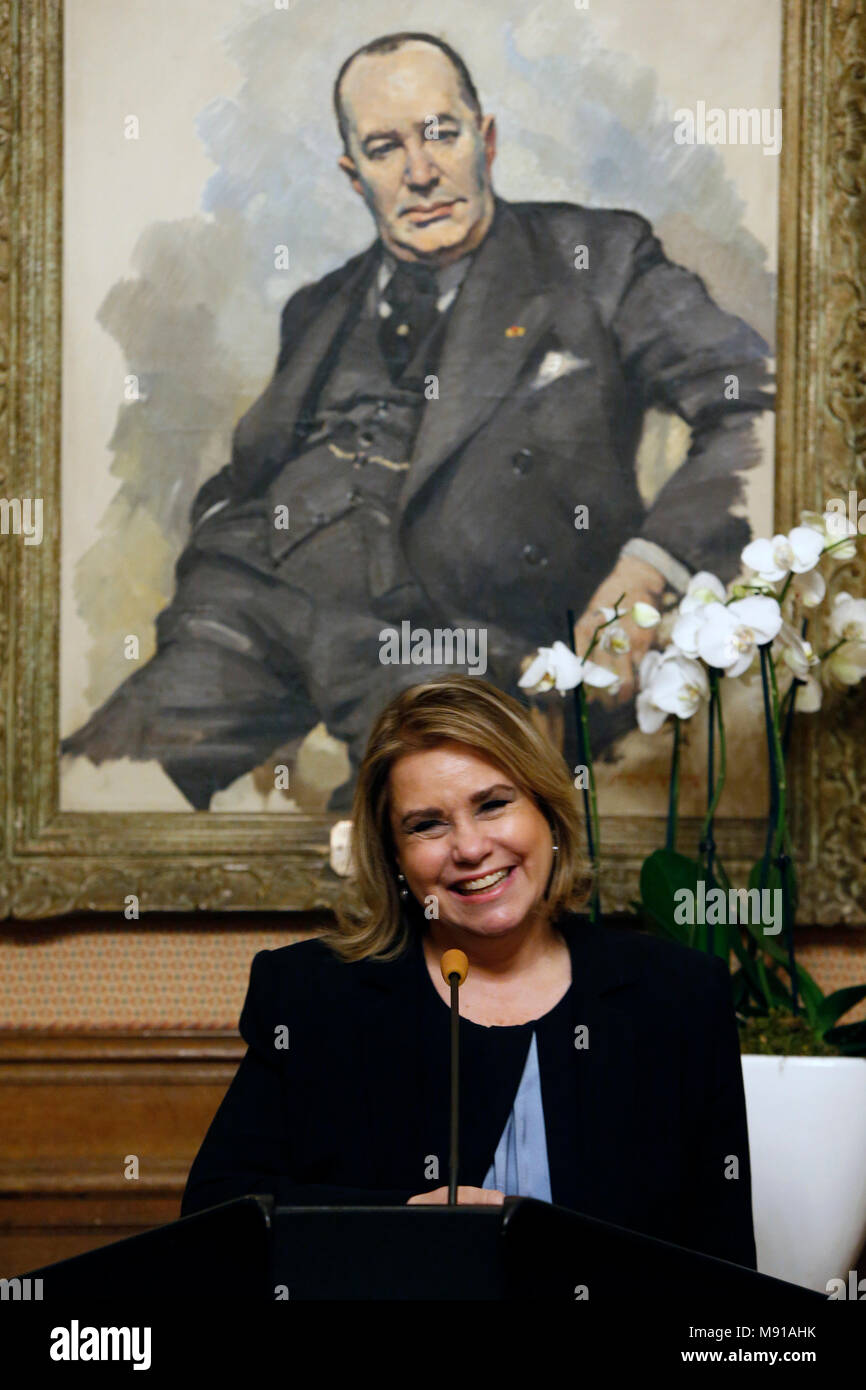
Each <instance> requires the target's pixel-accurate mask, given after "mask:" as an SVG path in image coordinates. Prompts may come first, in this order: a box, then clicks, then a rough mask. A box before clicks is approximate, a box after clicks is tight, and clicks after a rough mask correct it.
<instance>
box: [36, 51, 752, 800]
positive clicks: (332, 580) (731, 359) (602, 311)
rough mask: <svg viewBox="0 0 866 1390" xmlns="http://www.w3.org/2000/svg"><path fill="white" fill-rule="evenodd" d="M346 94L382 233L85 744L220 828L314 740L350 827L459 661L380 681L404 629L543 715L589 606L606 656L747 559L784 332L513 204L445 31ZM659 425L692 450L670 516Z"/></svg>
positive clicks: (598, 211) (200, 535)
mask: <svg viewBox="0 0 866 1390" xmlns="http://www.w3.org/2000/svg"><path fill="white" fill-rule="evenodd" d="M334 103H335V111H336V118H337V121H338V124H339V129H340V133H341V136H342V140H343V154H342V156H341V157H340V160H339V164H340V168H341V170H342V174H343V176H345V177H346V178H348V180H349V182H350V183H351V187H352V189H353V190H354V191H355V193H356V194H357V195H358V197H359V198H361V199H363V201H364V203H365V205H366V207H367V209H368V210H369V213H370V216H371V218H372V220H373V223H374V226H375V233H376V235H375V240H374V241H373V243H372V244H371V245H370V246H369V248H368V249H367V250H366V251H364V252H362V253H361V254H360V255H356V256H353V257H352V258H351V259H350V260H348V261H347V262H346V263H345V264H344V265H342V266H340V268H339V269H337V270H334V271H333V272H331V273H330V274H327V275H325V276H324V277H323V278H322V279H320V280H318V281H317V282H315V283H312V284H307V285H305V286H303V287H302V288H301V289H300V290H298V292H297V293H295V294H294V295H293V296H292V297H291V298H290V299H289V301H288V303H287V304H286V305H285V308H284V309H283V311H282V318H281V330H280V348H279V355H278V358H277V362H276V368H275V370H274V373H273V376H272V378H271V380H270V382H269V383H268V385H267V387H266V389H265V390H264V391H263V393H262V394H261V396H260V397H259V399H258V400H257V401H255V403H254V404H253V405H252V407H251V408H250V409H249V410H248V411H247V413H246V414H245V415H243V417H242V418H241V419H240V421H239V423H238V424H237V426H236V429H235V432H234V438H233V445H232V453H231V459H230V462H228V463H227V464H226V465H225V466H224V467H223V468H222V469H221V470H220V471H219V472H218V473H217V474H216V475H215V476H213V477H211V478H210V479H208V481H207V482H206V483H205V484H204V485H203V486H202V487H201V488H200V490H199V492H198V494H197V496H196V498H195V501H194V503H193V507H192V513H191V527H192V530H191V534H190V536H189V539H188V542H187V544H186V547H185V549H184V550H183V553H182V554H181V556H180V558H179V560H178V563H177V568H176V588H175V593H174V597H173V598H172V600H171V602H170V603H169V605H168V606H167V607H166V608H165V609H164V610H163V611H162V612H161V613H160V614H159V616H158V618H157V624H156V632H157V649H156V652H155V654H154V655H153V657H152V658H151V659H150V660H149V661H147V662H146V663H145V664H143V665H142V666H141V667H140V669H138V670H136V671H135V672H134V673H133V674H132V675H131V676H129V678H128V679H127V680H125V681H124V682H123V684H122V685H121V686H120V687H119V689H117V690H116V691H115V693H114V694H112V695H111V696H110V698H109V699H108V700H106V701H105V702H104V703H103V704H102V706H101V707H100V708H98V709H97V710H96V711H95V713H94V714H93V715H92V716H91V717H90V719H89V720H88V721H87V723H86V724H84V725H83V727H81V728H80V729H78V730H77V731H76V732H75V733H73V734H72V735H71V736H70V737H68V738H66V739H65V740H64V742H63V744H62V749H63V752H64V753H69V754H76V755H84V756H86V757H88V758H89V759H90V760H91V761H92V762H94V763H101V762H104V761H106V760H111V759H117V758H133V759H141V760H149V759H156V760H157V761H158V762H159V763H160V764H161V765H162V767H163V768H164V769H165V771H166V772H167V773H168V775H169V776H170V777H171V779H172V780H173V781H174V783H175V784H176V785H177V787H179V788H180V790H181V791H182V792H183V794H184V795H185V797H186V798H187V800H188V801H189V803H190V804H191V806H193V807H194V808H197V809H207V808H208V806H209V804H210V800H211V797H212V796H213V795H214V793H215V792H217V791H219V790H221V789H223V788H225V787H227V786H228V785H229V784H230V783H231V782H233V781H234V780H235V779H237V778H238V777H240V776H242V775H243V774H244V773H246V772H249V771H250V770H251V769H253V768H256V767H257V766H259V765H260V764H261V763H262V762H263V761H264V760H266V759H267V758H268V757H269V756H270V755H271V754H272V753H273V751H274V750H275V749H276V748H284V747H287V746H290V745H292V744H293V743H294V744H297V743H298V742H300V741H301V740H302V739H303V738H304V737H305V735H306V734H307V733H308V732H309V730H310V729H312V728H313V727H314V726H315V725H316V724H318V723H320V722H324V724H325V725H326V727H327V730H328V732H329V733H330V734H332V735H333V736H334V737H335V738H337V739H340V740H343V741H344V742H345V744H346V746H347V749H348V755H349V762H350V766H351V769H352V776H351V777H350V779H349V780H348V781H347V782H345V783H344V784H343V785H342V786H340V787H338V788H337V789H336V791H335V792H334V793H333V794H332V797H331V801H330V809H333V810H342V809H346V808H347V807H348V806H350V804H351V795H352V790H353V785H354V771H355V768H356V767H357V764H358V761H359V759H360V757H361V754H362V751H363V748H364V744H365V741H366V738H367V734H368V732H369V729H370V727H371V726H372V723H373V721H374V719H375V717H376V714H377V713H378V711H379V710H380V709H381V707H382V706H383V705H384V704H385V703H386V701H387V700H388V699H390V698H391V696H392V695H393V694H394V693H395V692H396V691H397V689H399V688H400V687H401V686H407V685H411V684H415V683H416V682H418V681H419V680H421V679H424V678H425V677H426V676H429V675H433V674H439V673H440V672H441V671H442V670H443V669H445V668H444V667H443V665H442V664H441V663H440V664H438V665H437V664H435V662H433V663H431V664H430V665H418V664H415V663H413V664H404V665H394V664H391V663H389V662H387V661H383V660H382V645H383V638H382V634H383V632H384V631H385V630H387V629H391V628H396V629H398V630H400V629H401V625H403V624H405V623H407V622H408V623H409V624H410V625H411V629H412V630H419V629H423V630H426V631H428V632H433V631H435V630H437V629H450V630H455V629H462V630H465V631H467V632H473V633H478V632H483V633H484V634H485V649H484V650H485V658H486V660H485V667H484V669H483V670H481V669H479V671H478V673H479V674H483V675H485V676H486V678H487V679H488V680H491V681H493V682H494V683H495V684H497V685H498V686H499V687H500V688H502V689H503V690H506V691H508V692H509V693H511V694H513V695H515V696H517V697H518V698H521V699H522V700H524V702H525V698H526V697H525V694H524V692H522V691H521V690H520V689H519V687H518V685H517V682H518V680H519V677H520V675H521V670H522V665H521V663H523V662H525V659H526V657H527V656H528V655H530V654H532V653H533V652H534V650H535V648H536V647H537V646H538V645H539V644H540V643H543V644H547V645H549V644H552V642H553V641H554V640H556V639H558V638H559V639H564V638H565V636H566V630H565V622H566V614H567V612H568V610H572V611H573V612H574V613H575V614H576V615H577V623H576V634H575V635H576V645H577V650H578V652H583V651H585V650H586V647H587V645H588V642H589V637H590V635H591V633H592V630H593V628H594V627H595V625H596V623H597V621H598V617H597V610H598V609H599V608H600V607H602V606H605V605H611V604H612V603H613V602H614V601H615V600H616V599H617V598H618V597H620V596H621V595H622V594H626V595H627V597H628V602H629V603H630V604H632V603H635V602H637V601H639V600H642V601H645V602H648V603H651V604H654V605H655V606H656V607H661V606H663V605H664V603H665V601H666V599H667V600H669V599H670V597H671V596H672V595H676V594H678V593H680V592H682V591H683V590H684V588H685V586H686V584H687V583H688V580H689V577H690V575H691V574H692V573H694V572H695V571H697V570H705V569H708V570H712V571H714V572H715V573H716V574H718V575H719V576H720V577H721V578H722V579H725V580H727V579H730V578H731V577H733V575H734V574H735V573H736V572H737V571H738V569H739V555H740V551H741V550H742V548H743V546H744V545H745V544H746V543H747V541H748V540H749V539H750V528H749V523H748V521H747V519H746V517H745V515H744V508H743V493H744V483H745V476H744V475H745V474H746V473H747V472H748V470H749V469H751V468H752V467H754V465H755V464H756V463H758V462H759V461H760V450H759V448H758V444H757V441H756V430H755V426H756V419H757V416H758V415H759V414H760V412H762V411H765V410H770V409H772V404H773V400H772V391H771V378H770V373H769V370H768V364H767V358H768V356H769V354H770V349H769V347H768V345H767V343H766V342H765V341H764V339H763V338H762V337H761V336H760V335H759V334H758V333H757V332H756V331H754V330H753V329H752V328H751V327H749V326H748V325H747V324H746V323H745V322H744V321H743V320H742V319H741V318H739V317H736V316H734V315H732V314H730V313H727V312H725V311H723V310H722V309H721V308H720V307H719V306H718V304H716V303H715V302H714V300H713V298H712V297H711V296H710V294H709V293H708V291H707V289H706V288H705V285H704V283H703V281H702V280H701V279H700V278H699V277H698V276H697V275H695V274H693V273H692V272H690V271H688V270H686V269H684V268H682V267H681V266H679V265H676V264H674V263H672V262H671V261H670V260H668V259H667V257H666V256H665V254H664V251H663V249H662V246H661V244H660V242H659V240H658V239H657V238H656V236H655V235H654V233H653V229H652V227H651V225H650V223H649V222H648V221H647V220H646V219H645V218H643V217H642V216H639V215H638V214H636V213H634V212H631V211H628V210H619V209H615V210H612V209H602V208H589V207H585V206H582V205H579V204H577V203H569V202H509V201H506V200H504V199H502V198H501V197H499V196H498V195H497V193H496V191H495V187H494V169H495V159H496V123H495V119H494V117H493V116H492V115H490V114H485V113H484V112H483V111H482V108H481V104H480V102H479V98H478V94H477V91H476V88H475V85H474V83H473V80H472V77H471V75H470V73H469V71H468V70H467V68H466V66H465V64H464V62H463V60H462V59H461V58H460V56H459V54H458V53H456V52H455V51H454V50H453V49H452V48H451V47H449V46H448V45H447V44H446V43H444V42H443V41H441V40H440V39H438V38H435V37H433V36H430V35H425V34H395V35H390V36H387V37H384V38H380V39H376V40H374V41H373V42H371V43H369V44H367V45H365V46H364V47H363V48H361V49H359V50H357V51H356V52H354V53H353V54H351V55H350V56H349V57H348V58H347V59H346V61H345V62H344V64H343V66H342V68H341V70H340V72H339V75H338V77H337V80H336V84H335V88H334ZM649 410H659V411H664V412H671V413H673V414H675V415H677V416H679V417H680V419H681V420H682V421H684V422H685V424H686V425H687V426H688V427H689V429H690V432H691V435H690V443H689V446H688V450H687V453H686V454H685V456H684V457H683V459H682V462H681V464H680V465H679V467H677V468H676V470H675V471H674V472H673V473H672V475H671V476H670V477H669V478H668V480H667V481H666V482H665V484H664V486H663V487H662V488H661V490H660V491H659V493H658V494H657V496H656V497H655V498H654V500H653V501H652V503H651V505H649V506H647V504H646V503H645V501H644V500H643V498H642V496H641V492H640V489H639V487H638V480H637V476H636V455H637V451H638V446H639V443H640V439H641V433H642V429H643V424H644V419H645V416H646V413H647V411H649ZM626 626H627V628H628V631H629V636H630V638H631V650H630V652H629V654H628V656H627V657H624V658H622V659H621V665H620V674H621V677H622V680H621V685H620V689H619V693H618V695H617V696H616V697H615V701H614V700H613V699H612V698H610V697H609V698H608V700H607V703H606V704H603V703H598V702H595V705H594V716H593V717H594V730H593V734H594V740H595V742H596V746H597V747H598V748H602V747H604V746H605V745H606V744H610V743H611V741H612V740H613V739H615V738H616V737H617V736H618V734H619V733H622V732H623V731H625V730H627V729H630V728H632V727H633V725H634V705H633V697H634V673H635V670H636V668H637V666H638V664H639V662H640V659H641V657H642V656H643V654H644V653H645V651H646V650H647V648H648V646H649V645H650V644H651V642H652V640H653V633H652V631H645V630H639V629H637V628H636V627H634V626H632V625H630V624H626ZM448 669H452V670H453V669H455V667H453V666H452V667H450V668H448ZM456 669H463V670H466V669H467V667H466V666H465V665H464V666H463V667H460V666H457V667H456ZM470 669H471V668H470ZM566 756H568V751H566Z"/></svg>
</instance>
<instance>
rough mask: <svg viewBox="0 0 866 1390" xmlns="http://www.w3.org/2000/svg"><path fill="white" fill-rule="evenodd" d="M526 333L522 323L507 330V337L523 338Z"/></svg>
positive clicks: (515, 324) (513, 324)
mask: <svg viewBox="0 0 866 1390" xmlns="http://www.w3.org/2000/svg"><path fill="white" fill-rule="evenodd" d="M525 332H526V329H525V328H524V327H523V324H522V323H512V325H511V327H510V328H506V330H505V336H506V338H522V337H523V335H524V333H525Z"/></svg>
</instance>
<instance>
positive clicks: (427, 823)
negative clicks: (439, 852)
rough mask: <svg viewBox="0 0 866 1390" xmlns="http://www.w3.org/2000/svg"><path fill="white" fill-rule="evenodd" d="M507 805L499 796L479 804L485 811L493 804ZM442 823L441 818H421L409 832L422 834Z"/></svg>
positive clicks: (508, 803)
mask: <svg viewBox="0 0 866 1390" xmlns="http://www.w3.org/2000/svg"><path fill="white" fill-rule="evenodd" d="M508 805H510V802H508V801H506V800H505V799H504V798H500V799H498V800H496V801H485V802H484V803H483V804H482V806H481V810H482V811H487V810H489V809H490V808H491V807H494V806H508ZM442 824H443V822H442V821H441V820H422V821H419V822H418V824H417V825H413V826H412V828H411V830H410V832H409V833H410V834H412V835H417V834H419V833H422V834H423V832H424V831H425V830H429V829H430V828H431V826H434V825H442Z"/></svg>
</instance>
